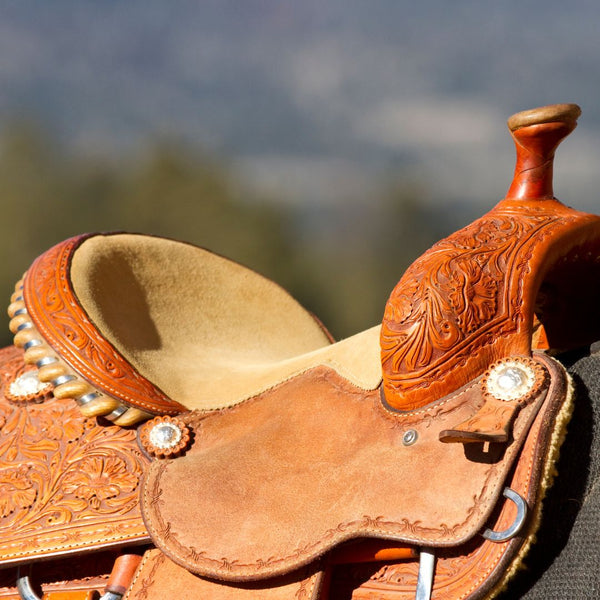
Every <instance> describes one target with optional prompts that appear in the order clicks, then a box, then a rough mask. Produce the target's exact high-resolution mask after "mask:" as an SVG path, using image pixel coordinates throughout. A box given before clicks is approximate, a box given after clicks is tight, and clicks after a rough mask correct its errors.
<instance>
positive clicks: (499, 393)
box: [483, 358, 545, 402]
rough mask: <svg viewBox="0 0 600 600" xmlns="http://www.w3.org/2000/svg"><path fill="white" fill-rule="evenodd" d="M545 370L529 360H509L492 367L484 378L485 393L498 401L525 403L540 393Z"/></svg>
mask: <svg viewBox="0 0 600 600" xmlns="http://www.w3.org/2000/svg"><path fill="white" fill-rule="evenodd" d="M544 379H545V370H544V368H543V367H542V365H540V364H539V363H537V362H536V361H534V360H532V359H529V358H509V359H504V360H501V361H500V362H497V363H496V364H494V365H492V366H491V367H490V369H489V370H488V371H487V373H486V374H485V377H484V378H483V391H484V393H487V394H490V395H491V396H493V397H494V398H496V399H497V400H504V401H506V402H510V401H512V400H521V401H525V400H528V399H530V398H532V397H533V396H535V395H536V394H538V393H539V391H540V389H541V387H542V385H543V382H544Z"/></svg>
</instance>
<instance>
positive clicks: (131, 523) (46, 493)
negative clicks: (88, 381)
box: [0, 348, 148, 565]
mask: <svg viewBox="0 0 600 600" xmlns="http://www.w3.org/2000/svg"><path fill="white" fill-rule="evenodd" d="M0 365H1V366H0V373H1V374H2V378H1V379H2V382H3V385H4V386H5V385H8V383H9V382H10V380H11V375H12V376H13V377H14V375H16V374H18V373H20V372H21V370H22V365H23V352H22V351H20V350H17V349H16V348H6V349H4V350H0ZM0 425H1V428H0V564H2V565H6V564H9V563H19V562H25V561H28V560H31V559H33V558H40V557H44V558H47V557H51V556H55V555H61V554H64V553H67V552H68V553H73V552H79V551H82V552H87V551H90V550H93V549H99V548H104V547H118V546H121V545H124V544H131V543H132V542H136V541H140V542H143V541H145V540H147V539H148V536H147V533H146V530H145V527H144V524H143V522H142V519H141V516H140V510H139V501H138V496H139V491H140V477H141V476H142V473H143V472H144V470H145V468H146V466H147V464H148V459H146V458H145V457H144V456H143V455H142V453H141V452H140V450H139V447H138V446H137V442H136V434H135V431H132V430H127V429H122V428H120V427H117V426H112V425H99V424H98V423H97V421H96V420H95V419H91V418H85V417H83V416H82V415H81V412H80V411H79V409H78V407H77V405H76V404H75V402H74V401H72V400H58V399H54V398H52V399H49V400H46V401H44V402H43V403H39V404H37V403H29V404H27V405H26V406H19V405H15V404H14V403H10V402H7V401H6V400H5V399H4V396H3V395H2V397H0Z"/></svg>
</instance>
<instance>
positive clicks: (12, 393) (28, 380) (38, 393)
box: [5, 370, 52, 402]
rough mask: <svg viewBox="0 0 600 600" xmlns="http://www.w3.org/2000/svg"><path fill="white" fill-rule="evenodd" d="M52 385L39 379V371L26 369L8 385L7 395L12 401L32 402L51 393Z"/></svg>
mask: <svg viewBox="0 0 600 600" xmlns="http://www.w3.org/2000/svg"><path fill="white" fill-rule="evenodd" d="M51 390H52V386H51V385H50V384H49V383H44V382H42V381H40V380H39V379H38V375H37V371H36V370H32V371H25V373H21V375H19V376H18V377H15V378H14V379H13V381H11V383H10V384H9V385H8V388H7V389H6V392H5V396H6V399H7V400H9V401H10V402H31V401H35V400H39V399H41V398H43V397H44V396H46V395H47V394H49V393H50V391H51Z"/></svg>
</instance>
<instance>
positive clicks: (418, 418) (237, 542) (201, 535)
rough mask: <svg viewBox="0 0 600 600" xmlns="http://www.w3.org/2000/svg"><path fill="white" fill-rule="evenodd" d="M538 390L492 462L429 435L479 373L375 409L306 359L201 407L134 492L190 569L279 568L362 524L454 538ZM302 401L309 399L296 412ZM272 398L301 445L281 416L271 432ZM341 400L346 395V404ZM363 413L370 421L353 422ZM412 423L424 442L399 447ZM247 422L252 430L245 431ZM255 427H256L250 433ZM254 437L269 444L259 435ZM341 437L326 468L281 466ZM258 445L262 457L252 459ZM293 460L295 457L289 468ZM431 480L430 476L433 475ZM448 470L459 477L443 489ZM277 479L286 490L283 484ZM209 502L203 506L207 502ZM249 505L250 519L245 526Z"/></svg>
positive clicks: (237, 575)
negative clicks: (304, 365)
mask: <svg viewBox="0 0 600 600" xmlns="http://www.w3.org/2000/svg"><path fill="white" fill-rule="evenodd" d="M544 397H545V393H543V394H541V395H540V396H539V397H538V398H537V399H536V400H534V401H533V402H531V403H530V404H529V405H528V406H526V407H525V408H523V410H522V411H521V413H520V414H519V416H518V417H517V420H516V422H515V426H514V434H513V435H514V440H515V441H514V442H513V443H512V444H510V445H509V447H508V448H507V450H506V452H505V453H504V456H503V457H502V458H501V459H500V460H498V461H497V462H496V463H495V464H493V463H492V464H485V463H477V462H474V461H472V460H466V459H465V455H464V451H463V447H462V445H461V444H442V443H440V442H439V441H437V439H436V438H437V435H438V433H437V432H438V430H440V429H444V428H445V425H444V423H446V422H460V420H461V419H462V418H464V416H465V415H466V414H468V413H469V412H472V411H473V410H476V409H477V407H478V406H479V405H480V404H481V402H482V396H481V393H480V391H478V387H477V384H476V383H475V384H473V385H471V386H469V387H467V388H466V389H464V390H461V391H460V392H458V393H456V394H454V395H452V396H451V397H449V398H445V399H443V400H442V401H440V402H437V403H433V405H432V406H429V407H427V408H425V409H421V410H419V411H414V412H413V413H408V414H401V413H392V412H391V411H385V410H384V409H382V407H381V405H380V403H379V399H378V396H377V394H373V393H371V394H369V393H366V394H365V393H364V392H359V391H357V390H356V389H353V388H352V386H350V385H348V384H347V383H345V382H344V380H342V379H341V378H340V377H339V376H338V375H337V374H335V373H332V372H331V371H329V370H327V369H325V368H319V369H315V370H314V371H313V372H311V373H309V374H305V375H304V376H300V377H297V378H295V380H293V381H290V382H287V383H286V384H282V385H281V386H279V387H278V388H277V389H276V390H273V391H271V392H270V393H267V394H263V395H262V396H261V397H258V398H256V399H254V400H250V401H247V402H246V404H244V405H243V406H238V407H236V408H232V409H230V410H227V411H222V412H221V413H220V414H219V415H211V416H206V415H201V416H199V418H198V419H197V421H196V422H195V423H192V426H193V427H195V429H196V440H197V441H196V446H195V447H194V448H193V449H192V450H191V451H190V452H189V453H188V455H187V456H186V457H183V458H180V459H177V460H174V461H163V462H161V463H155V464H154V465H152V466H151V469H150V472H149V475H148V477H147V479H146V480H145V484H144V493H143V498H142V510H143V515H144V519H145V522H146V524H147V526H148V529H149V532H150V534H151V536H152V538H153V539H154V541H155V543H156V544H157V545H158V546H159V547H160V548H161V549H162V550H163V551H164V552H165V553H166V554H167V555H169V556H170V557H171V558H172V559H173V560H175V561H176V562H177V563H179V564H181V565H182V566H184V567H185V568H188V569H190V570H192V571H194V572H196V573H199V574H204V575H207V576H212V577H218V578H223V579H226V580H232V581H233V580H245V579H259V578H262V577H269V576H272V575H275V574H280V573H284V572H286V571H289V570H291V569H294V568H297V567H298V566H300V565H302V564H306V563H308V562H310V561H311V560H313V559H314V558H315V557H317V556H319V555H321V554H322V553H324V552H325V551H326V550H327V549H329V548H331V547H332V546H334V545H335V544H337V543H340V542H342V541H344V540H346V539H350V538H352V537H359V536H362V535H368V536H372V537H384V538H389V539H393V540H396V541H398V542H402V543H408V544H420V545H428V546H455V545H458V544H461V543H464V542H465V541H466V540H467V539H469V538H470V537H472V536H473V535H475V533H476V532H477V531H479V530H480V529H481V527H482V525H483V523H484V522H485V520H486V519H487V518H488V517H489V514H490V512H491V511H492V510H493V508H494V505H495V502H496V500H497V498H498V496H499V494H500V492H501V488H502V484H503V482H504V480H505V477H506V475H507V473H508V470H509V468H510V466H511V464H512V463H513V461H514V460H515V458H516V456H517V452H518V449H519V448H520V445H521V443H522V442H523V441H524V438H525V436H526V433H527V430H528V427H529V425H530V424H531V421H532V420H533V418H534V417H535V414H536V412H537V410H538V409H539V407H540V405H541V403H542V402H543V399H544ZM307 398H308V399H307ZM290 399H292V401H290ZM284 400H285V401H286V402H287V404H286V408H284V406H283V405H284ZM303 404H306V406H305V407H304V408H303V409H301V410H300V412H299V413H297V414H293V413H294V412H296V409H297V408H298V407H301V406H302V405H303ZM272 405H274V406H277V407H279V408H278V410H279V416H280V418H281V420H280V421H279V422H278V423H277V425H276V427H280V426H284V425H285V423H286V422H287V421H290V422H291V425H290V428H291V431H292V432H295V435H296V438H302V440H301V441H300V442H299V443H300V444H302V443H304V444H306V445H305V446H304V447H299V446H298V445H295V441H296V440H294V437H293V435H292V436H291V437H289V438H288V437H286V436H287V433H288V432H287V429H285V427H284V429H283V430H282V432H280V435H281V436H282V437H281V439H283V440H286V439H289V442H284V443H289V445H290V448H282V447H281V446H278V445H277V441H272V439H270V438H269V433H268V432H266V431H265V430H264V421H262V418H263V417H262V414H261V413H262V412H263V411H264V412H265V413H270V414H271V415H273V414H274V413H273V411H274V407H273V406H272ZM323 405H331V406H332V409H331V412H327V413H323V411H319V406H323ZM344 405H346V406H347V407H349V408H348V410H347V411H345V410H344ZM287 407H295V408H292V409H291V410H288V409H287ZM313 413H314V415H315V416H314V419H315V422H313V423H311V424H310V429H311V432H310V433H308V435H306V434H302V427H303V421H302V419H305V418H306V419H310V418H311V417H310V415H311V414H313ZM369 415H375V417H370V416H369ZM336 419H337V420H336ZM347 419H348V420H350V421H352V422H351V423H349V424H347V425H346V427H347V428H348V431H346V429H345V428H344V427H345V425H344V421H345V420H347ZM352 419H354V420H352ZM319 423H320V424H319ZM323 423H324V426H321V425H322V424H323ZM315 424H316V428H315ZM306 425H307V426H308V423H306ZM363 425H364V427H365V428H367V429H371V431H366V430H365V429H362V430H361V427H363ZM319 427H321V429H319ZM409 427H415V428H417V430H418V432H419V436H420V440H422V441H423V444H422V448H423V450H421V451H419V450H417V449H418V448H419V443H420V442H418V443H417V444H415V445H414V446H413V447H411V448H410V449H407V448H404V449H403V448H402V444H401V437H402V434H403V432H404V431H405V430H406V429H407V428H409ZM350 430H351V431H350ZM248 431H249V432H251V433H250V434H249V436H246V432H248ZM252 432H256V435H257V436H259V437H258V440H259V443H258V445H255V443H254V442H255V441H256V440H254V439H253V438H252V435H253V433H252ZM298 432H300V434H299V433H298ZM271 433H273V430H271ZM338 434H339V439H337V438H336V435H338ZM260 436H262V437H260ZM353 436H355V438H357V439H360V441H361V442H360V445H357V446H356V447H354V446H353V445H352V443H351V440H352V437H353ZM369 436H371V437H369ZM428 436H429V437H428ZM245 438H248V439H245ZM334 438H335V439H334ZM240 439H241V441H240ZM377 439H384V440H385V441H384V442H382V443H383V444H384V445H385V451H383V452H379V448H378V449H377V450H375V451H374V452H373V456H372V457H371V456H370V457H369V458H370V462H369V464H368V465H360V464H359V465H358V466H357V465H356V464H353V465H351V467H348V464H347V463H348V462H349V461H352V460H353V459H352V453H353V452H354V451H358V452H360V451H361V448H362V449H363V450H364V448H365V444H366V445H368V444H377V441H376V440H377ZM261 440H262V442H261ZM311 440H312V446H319V445H325V446H326V448H325V449H324V450H323V451H322V454H319V451H316V454H315V453H314V452H313V450H311V448H309V447H308V445H309V444H310V442H311ZM340 440H342V441H340ZM344 440H346V441H344ZM373 440H375V441H373ZM434 440H435V441H434ZM263 442H264V443H265V445H266V448H262V447H261V443H263ZM238 443H239V445H238ZM343 443H346V444H348V445H349V446H350V448H348V452H346V450H343V451H341V453H340V452H339V451H338V452H337V454H336V455H334V456H331V464H330V466H329V468H330V469H335V470H336V472H335V473H332V474H331V476H330V477H319V476H318V474H319V469H317V470H316V472H315V470H314V469H312V467H311V466H310V465H309V468H308V474H306V473H303V474H302V476H301V478H300V480H298V479H294V476H292V477H291V479H289V480H287V479H286V477H287V475H286V470H287V471H288V473H289V471H292V470H294V469H292V467H291V465H297V464H298V463H300V464H302V463H304V464H309V462H310V461H314V460H325V458H324V457H325V456H328V452H329V451H331V452H333V451H334V450H335V448H336V447H338V445H339V444H343ZM211 447H212V448H211ZM451 447H453V448H451ZM338 450H339V447H338ZM311 452H312V455H311ZM378 452H379V456H377V454H378ZM387 452H392V453H393V454H392V455H391V456H392V459H393V460H392V461H390V464H392V467H393V468H392V467H389V465H386V469H388V470H384V471H380V470H379V469H380V464H378V463H379V460H380V459H381V458H382V457H383V456H385V455H386V453H387ZM263 453H264V454H263ZM420 453H421V454H420ZM261 454H263V456H262V458H261V460H266V462H265V464H264V465H263V466H262V467H261V468H258V466H257V465H258V462H259V457H260V456H261ZM288 454H289V456H288ZM411 455H412V458H411ZM274 456H275V457H277V463H276V464H274V461H273V460H272V457H274ZM290 456H293V457H294V459H293V460H291V458H290ZM234 457H237V458H234ZM265 457H266V458H265ZM483 459H485V457H483V456H482V457H480V458H479V460H483ZM387 460H390V459H389V458H388V459H387ZM411 461H412V462H411ZM236 462H237V464H234V463H236ZM440 465H443V467H440ZM324 466H326V465H325V463H324ZM298 468H300V469H302V467H296V468H295V470H298ZM219 469H221V470H222V472H223V473H224V472H227V473H228V475H227V477H221V478H219V476H218V472H219ZM354 469H357V472H356V473H355V472H354ZM305 470H306V469H305ZM246 472H247V473H246ZM244 473H246V474H247V475H248V476H247V477H245V475H244ZM184 474H185V478H186V494H188V495H189V498H190V502H186V503H185V508H182V507H181V506H179V507H178V506H176V504H177V500H179V501H180V497H181V496H180V494H181V486H182V485H183V484H182V479H181V478H182V477H184ZM302 477H303V478H302ZM271 481H272V482H273V483H270V482H271ZM432 481H434V482H435V483H436V484H435V485H433V486H432ZM450 481H453V482H454V484H455V485H457V488H456V489H454V488H453V489H450V490H449V489H446V486H447V484H449V482H450ZM215 482H216V483H215ZM253 482H255V483H254V484H253ZM353 482H354V486H353ZM299 483H301V484H302V485H304V487H302V485H298V484H299ZM425 484H427V485H425ZM215 485H217V486H221V487H222V488H224V490H225V491H224V490H217V489H215ZM282 488H283V489H284V490H287V492H289V493H288V494H287V496H286V492H285V491H284V492H281V489H282ZM311 488H312V489H311ZM347 488H351V489H347ZM351 491H352V493H350V492H351ZM452 491H454V495H452ZM229 492H231V497H228V494H229ZM236 494H237V495H236ZM360 494H363V496H364V497H361V502H360V503H359V505H356V504H355V505H352V510H351V511H350V512H351V515H349V514H348V513H347V512H345V510H346V509H345V508H344V507H339V506H336V507H335V510H333V509H331V506H330V500H331V502H332V503H335V502H338V503H339V502H341V503H344V502H346V501H347V502H352V499H351V498H349V495H350V496H353V495H360ZM378 494H380V495H381V496H382V497H378ZM330 495H331V496H332V498H334V499H331V498H329V496H330ZM263 496H264V497H266V498H268V499H271V500H272V496H273V497H275V498H276V499H275V500H272V501H273V505H268V506H267V505H265V504H264V503H263V501H262V500H260V499H261V498H263ZM256 498H259V501H258V504H260V507H259V506H258V505H257V501H256ZM285 498H287V499H288V500H289V501H290V502H291V501H292V500H294V501H295V502H296V504H288V505H285V506H284V507H283V509H282V510H283V512H281V511H279V509H278V508H277V506H278V504H280V503H282V502H284V499H285ZM296 498H297V500H296ZM206 502H208V503H209V504H210V507H208V506H204V504H205V503H206ZM236 503H237V504H236ZM223 506H225V508H223ZM274 506H275V507H274ZM338 509H339V511H338ZM270 511H272V513H273V514H272V513H271V512H270ZM278 511H279V512H278ZM335 511H338V513H337V514H336V512H335ZM204 513H206V514H209V515H210V519H208V520H209V521H210V523H209V522H208V521H206V523H204V521H203V519H204V518H205V517H204ZM240 514H241V517H239V522H238V520H237V519H238V515H240ZM258 514H259V515H260V517H259V518H258V521H256V523H254V524H253V526H250V525H249V522H250V521H252V520H253V519H255V518H256V516H257V515H258ZM285 515H290V518H289V519H287V517H286V516H285ZM338 517H342V518H338ZM343 517H345V518H343ZM348 517H349V518H348ZM261 519H262V520H261ZM286 519H287V520H286ZM336 519H337V520H336ZM263 521H264V522H263ZM307 530H309V531H310V534H307V533H306V531H307ZM265 531H266V534H265ZM234 532H235V535H233V534H234ZM246 537H249V540H248V539H246ZM282 538H285V539H286V540H287V541H286V542H282V541H281V540H282ZM221 539H226V540H227V543H226V544H227V545H226V546H223V545H220V540H221ZM286 544H287V545H286Z"/></svg>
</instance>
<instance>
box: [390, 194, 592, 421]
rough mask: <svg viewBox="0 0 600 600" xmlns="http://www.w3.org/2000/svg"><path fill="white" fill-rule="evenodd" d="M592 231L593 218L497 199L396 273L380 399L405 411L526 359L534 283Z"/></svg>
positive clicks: (552, 205) (550, 205)
mask: <svg viewBox="0 0 600 600" xmlns="http://www.w3.org/2000/svg"><path fill="white" fill-rule="evenodd" d="M590 235H591V236H592V237H595V238H596V239H597V238H598V236H599V235H600V219H599V218H598V217H596V216H593V215H588V214H584V213H579V212H577V211H574V210H571V209H569V208H567V207H565V206H563V205H562V204H560V203H559V202H557V201H551V200H548V201H544V202H539V201H538V202H529V203H528V202H527V201H520V202H519V203H514V202H510V201H507V200H505V201H503V202H501V203H500V204H499V205H498V206H497V207H496V208H495V209H493V210H492V211H490V213H488V214H487V215H485V216H484V217H482V218H481V219H479V220H477V221H475V222H474V223H472V224H471V225H468V226H467V227H465V228H464V229H462V230H460V231H458V232H457V233H455V234H453V235H451V236H450V237H448V238H446V239H445V240H442V241H441V242H438V243H437V244H435V245H434V246H433V247H432V248H431V249H430V250H428V251H427V252H426V253H425V254H424V255H423V256H422V257H421V258H419V259H418V260H417V261H415V262H414V263H413V265H412V266H411V267H410V268H409V269H408V270H407V271H406V273H405V275H404V276H403V277H402V279H401V280H400V282H399V283H398V285H397V286H396V288H395V289H394V290H393V292H392V294H391V296H390V299H389V300H388V303H387V305H386V309H385V315H384V319H383V324H382V330H381V348H382V366H383V372H384V389H385V392H386V397H387V398H388V399H389V400H390V402H392V403H393V404H394V405H395V406H397V407H398V408H402V409H403V410H408V409H412V408H416V407H418V406H423V405H425V404H427V403H428V402H429V401H430V399H431V398H432V397H441V396H444V395H446V394H448V393H450V392H452V391H453V390H455V389H458V388H460V387H461V386H462V385H465V384H466V383H467V382H468V381H470V380H472V379H473V378H475V377H477V376H479V375H480V374H481V373H482V372H483V371H484V370H485V369H486V368H487V367H488V366H489V364H491V363H492V362H494V360H496V359H497V358H500V357H504V356H510V355H521V356H528V355H529V353H530V350H531V341H530V338H531V331H530V329H531V321H532V318H533V308H534V305H535V302H534V300H535V295H536V294H537V289H538V287H539V284H540V282H541V280H540V278H541V276H542V275H543V274H544V271H545V270H546V269H548V268H549V267H550V266H551V264H552V261H553V260H555V259H556V258H558V256H556V254H557V252H560V253H567V252H568V251H569V250H570V249H571V248H572V247H573V246H574V245H578V244H580V243H582V241H583V240H585V239H586V237H589V236H590Z"/></svg>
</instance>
